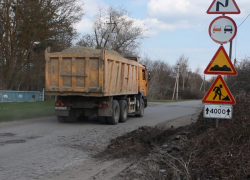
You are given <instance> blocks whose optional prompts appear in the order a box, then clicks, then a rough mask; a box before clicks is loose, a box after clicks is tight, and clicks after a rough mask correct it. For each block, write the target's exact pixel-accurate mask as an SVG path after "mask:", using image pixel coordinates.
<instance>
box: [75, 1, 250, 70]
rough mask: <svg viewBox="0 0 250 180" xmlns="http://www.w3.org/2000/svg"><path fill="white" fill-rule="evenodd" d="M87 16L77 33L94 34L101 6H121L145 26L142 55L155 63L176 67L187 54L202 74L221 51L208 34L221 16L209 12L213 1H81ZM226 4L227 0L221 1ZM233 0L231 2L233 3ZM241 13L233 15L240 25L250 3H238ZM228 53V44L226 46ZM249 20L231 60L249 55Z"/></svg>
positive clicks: (241, 32) (238, 38) (238, 37)
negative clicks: (181, 57) (210, 26)
mask: <svg viewBox="0 0 250 180" xmlns="http://www.w3.org/2000/svg"><path fill="white" fill-rule="evenodd" d="M82 1H83V2H84V9H85V12H86V13H85V15H84V16H83V19H82V21H81V22H80V23H78V24H77V30H78V32H80V33H84V32H90V31H91V26H92V24H91V20H92V18H93V16H94V15H96V13H97V12H98V6H103V7H108V6H109V5H113V6H122V7H124V8H126V9H127V10H128V11H129V12H130V17H131V18H133V19H135V20H136V21H137V22H138V23H144V25H145V26H146V28H147V29H148V32H147V33H148V34H147V36H148V38H147V39H146V40H144V41H143V42H142V48H141V52H142V54H140V56H144V54H147V56H149V57H150V58H151V59H152V60H158V59H159V60H162V61H166V62H167V63H168V64H170V65H174V64H175V62H176V60H177V59H178V58H179V57H180V56H181V55H184V56H186V57H188V58H189V66H190V67H191V68H192V70H193V71H194V70H195V69H196V68H198V67H200V68H201V71H202V73H203V71H204V69H205V68H206V67H207V65H208V63H209V62H210V61H211V59H212V58H213V56H214V54H215V53H216V51H217V50H218V48H219V46H220V45H219V44H217V43H215V42H214V41H212V39H211V38H210V36H209V33H208V27H209V25H210V23H211V22H212V21H213V20H214V19H215V18H216V17H218V16H221V15H211V14H207V13H206V11H207V9H208V8H209V6H210V5H211V4H212V2H213V0H82ZM219 1H220V2H223V1H225V0H219ZM230 1H232V0H230ZM236 3H237V5H238V7H239V9H240V10H241V14H237V15H230V14H228V15H227V16H229V17H231V18H232V19H233V20H234V21H235V22H236V24H237V26H239V25H240V24H241V23H242V22H243V21H244V20H245V19H246V18H247V16H248V15H249V14H250V0H236ZM224 47H225V49H226V51H227V52H228V53H229V44H225V45H224ZM249 47H250V17H249V18H247V19H246V20H245V21H244V23H243V24H241V25H240V27H239V28H238V33H237V35H236V37H235V39H234V40H233V52H232V58H233V59H235V58H236V59H237V61H241V60H242V59H243V58H245V57H248V56H250V48H249Z"/></svg>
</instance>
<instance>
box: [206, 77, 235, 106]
mask: <svg viewBox="0 0 250 180" xmlns="http://www.w3.org/2000/svg"><path fill="white" fill-rule="evenodd" d="M202 102H203V103H214V104H235V100H234V98H233V96H232V94H231V92H230V90H229V89H228V87H227V85H226V83H225V81H224V80H223V78H222V76H221V75H219V76H218V77H217V78H216V79H215V81H214V83H213V84H212V86H211V87H210V89H209V90H208V92H207V94H206V95H205V97H204V98H203V100H202Z"/></svg>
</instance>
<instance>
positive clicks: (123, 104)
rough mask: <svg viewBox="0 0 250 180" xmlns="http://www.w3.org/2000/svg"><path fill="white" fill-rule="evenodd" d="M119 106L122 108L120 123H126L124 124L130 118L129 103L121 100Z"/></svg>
mask: <svg viewBox="0 0 250 180" xmlns="http://www.w3.org/2000/svg"><path fill="white" fill-rule="evenodd" d="M119 106H120V119H119V122H121V123H124V122H126V121H127V118H128V104H127V101H125V100H120V101H119Z"/></svg>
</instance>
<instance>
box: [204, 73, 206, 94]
mask: <svg viewBox="0 0 250 180" xmlns="http://www.w3.org/2000/svg"><path fill="white" fill-rule="evenodd" d="M205 84H206V79H205V75H204V92H206V88H205Z"/></svg>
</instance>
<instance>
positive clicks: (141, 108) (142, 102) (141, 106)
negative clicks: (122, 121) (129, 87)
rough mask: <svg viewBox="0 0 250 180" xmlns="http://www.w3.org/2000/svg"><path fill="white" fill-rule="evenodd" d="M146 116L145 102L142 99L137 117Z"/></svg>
mask: <svg viewBox="0 0 250 180" xmlns="http://www.w3.org/2000/svg"><path fill="white" fill-rule="evenodd" d="M143 115H144V100H143V99H140V112H139V113H138V114H135V116H136V117H143Z"/></svg>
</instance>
